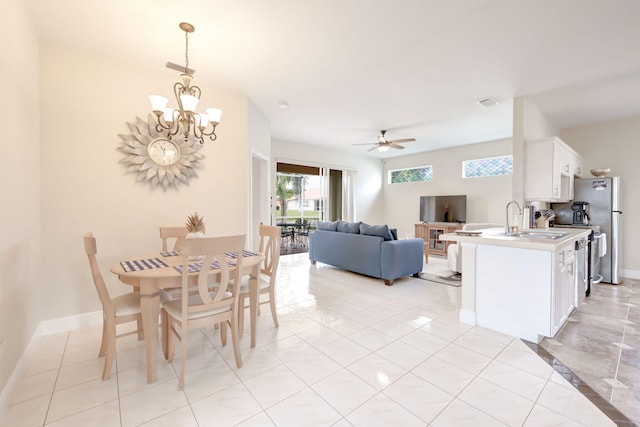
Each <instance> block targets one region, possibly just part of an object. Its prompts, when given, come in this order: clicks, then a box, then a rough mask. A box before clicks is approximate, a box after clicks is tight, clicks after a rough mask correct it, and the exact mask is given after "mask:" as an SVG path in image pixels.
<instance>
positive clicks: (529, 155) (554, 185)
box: [524, 136, 582, 202]
mask: <svg viewBox="0 0 640 427" xmlns="http://www.w3.org/2000/svg"><path fill="white" fill-rule="evenodd" d="M578 160H579V161H578ZM578 164H579V166H577V165H578ZM577 167H579V169H580V174H581V173H582V172H581V170H582V159H581V157H580V156H579V154H578V153H576V152H575V150H573V149H572V148H571V147H569V146H568V145H567V144H566V143H565V142H564V141H562V140H561V139H560V138H558V137H555V136H554V137H550V138H544V139H539V140H534V141H525V147H524V195H525V199H526V200H539V201H546V202H568V201H570V200H572V199H573V179H574V175H575V174H576V168H577Z"/></svg>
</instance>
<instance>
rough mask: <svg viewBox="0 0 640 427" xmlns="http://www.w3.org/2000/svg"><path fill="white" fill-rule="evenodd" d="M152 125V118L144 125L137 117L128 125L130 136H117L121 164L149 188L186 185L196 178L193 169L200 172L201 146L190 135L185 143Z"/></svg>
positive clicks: (181, 139) (177, 187) (181, 138)
mask: <svg viewBox="0 0 640 427" xmlns="http://www.w3.org/2000/svg"><path fill="white" fill-rule="evenodd" d="M154 123H155V119H154V118H153V117H152V116H151V115H149V117H148V120H147V121H146V122H145V121H144V120H142V119H141V118H139V117H136V121H135V123H127V127H128V128H129V131H130V132H131V133H129V134H119V135H118V136H119V137H120V143H121V145H120V146H119V147H118V151H120V152H121V153H123V154H124V157H123V158H122V159H120V163H123V164H124V165H125V167H126V169H127V171H128V172H130V173H135V174H136V175H137V181H139V182H148V183H149V184H150V185H151V187H152V188H153V187H158V186H161V187H162V188H163V189H165V190H166V189H167V188H170V187H174V188H176V189H179V188H180V186H181V185H188V184H189V180H190V179H191V178H197V177H198V174H197V172H196V169H202V165H201V164H200V161H201V160H202V159H204V155H203V154H201V153H200V152H199V151H200V149H201V148H202V144H199V143H198V142H197V140H196V138H195V137H194V136H193V135H189V138H188V139H187V140H186V141H185V139H184V138H183V137H182V136H179V137H177V138H172V139H169V138H167V136H166V135H165V133H166V132H165V133H163V132H159V131H158V130H157V129H156V126H155V124H154ZM178 135H182V134H178Z"/></svg>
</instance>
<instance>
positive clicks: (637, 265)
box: [560, 117, 640, 279]
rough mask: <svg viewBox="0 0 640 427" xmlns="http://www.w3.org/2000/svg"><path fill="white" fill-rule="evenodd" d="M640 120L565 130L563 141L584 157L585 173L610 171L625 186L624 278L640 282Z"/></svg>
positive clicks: (622, 274) (562, 136) (623, 217)
mask: <svg viewBox="0 0 640 427" xmlns="http://www.w3.org/2000/svg"><path fill="white" fill-rule="evenodd" d="M639 136H640V117H634V118H629V119H624V120H616V121H611V122H606V123H600V124H594V125H589V126H582V127H577V128H572V129H565V130H563V131H562V132H561V133H560V137H561V138H562V139H563V140H564V141H565V142H566V143H567V144H569V145H570V146H571V147H573V149H575V150H576V151H577V152H578V153H580V154H581V155H582V156H583V157H584V160H583V170H584V171H585V172H586V176H591V175H590V174H589V170H591V169H595V168H611V175H612V176H619V177H621V183H622V184H621V185H622V212H623V214H622V226H623V240H622V245H623V246H622V266H621V268H622V271H621V276H623V277H630V278H636V279H640V251H638V249H637V248H636V246H637V242H638V241H639V240H640V223H639V222H638V221H637V218H640V197H638V188H637V185H638V184H637V183H638V182H640V168H639V167H638V159H640V144H639V143H638V137H639Z"/></svg>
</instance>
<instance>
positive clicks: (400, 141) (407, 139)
mask: <svg viewBox="0 0 640 427" xmlns="http://www.w3.org/2000/svg"><path fill="white" fill-rule="evenodd" d="M415 140H416V139H415V138H404V139H394V140H393V141H389V142H395V143H404V142H413V141H415Z"/></svg>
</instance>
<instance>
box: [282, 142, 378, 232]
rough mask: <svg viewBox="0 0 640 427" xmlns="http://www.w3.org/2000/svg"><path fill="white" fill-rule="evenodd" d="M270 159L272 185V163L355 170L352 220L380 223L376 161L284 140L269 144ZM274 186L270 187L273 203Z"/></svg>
mask: <svg viewBox="0 0 640 427" xmlns="http://www.w3.org/2000/svg"><path fill="white" fill-rule="evenodd" d="M271 159H272V162H273V166H272V167H273V178H272V183H275V164H276V162H287V163H299V164H306V165H311V166H327V167H331V168H333V169H355V170H357V178H356V219H357V220H358V221H365V222H367V223H369V224H382V223H384V215H383V205H382V178H381V171H382V166H381V164H380V160H378V159H374V158H371V157H366V156H355V155H352V154H349V153H345V152H343V151H336V150H328V149H326V148H322V147H318V146H314V145H303V144H294V143H291V142H284V141H275V140H274V141H272V145H271ZM274 186H275V184H272V186H271V188H272V190H271V191H272V193H273V198H274V200H275V199H276V195H275V188H274Z"/></svg>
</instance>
